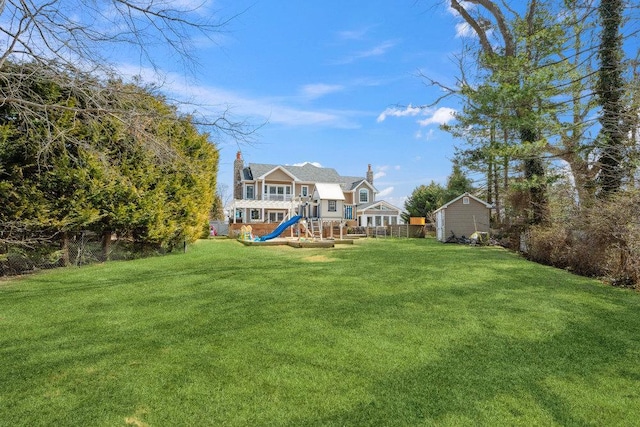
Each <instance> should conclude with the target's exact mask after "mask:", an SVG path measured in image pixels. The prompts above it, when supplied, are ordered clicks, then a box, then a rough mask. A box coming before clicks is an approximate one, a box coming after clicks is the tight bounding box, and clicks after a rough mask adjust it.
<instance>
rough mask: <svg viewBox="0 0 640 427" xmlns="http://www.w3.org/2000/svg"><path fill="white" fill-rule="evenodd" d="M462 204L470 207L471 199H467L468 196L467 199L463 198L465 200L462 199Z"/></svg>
mask: <svg viewBox="0 0 640 427" xmlns="http://www.w3.org/2000/svg"><path fill="white" fill-rule="evenodd" d="M462 204H463V205H468V204H469V198H468V197H466V196H465V197H463V198H462Z"/></svg>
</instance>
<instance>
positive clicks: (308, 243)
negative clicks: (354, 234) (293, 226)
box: [237, 238, 353, 248]
mask: <svg viewBox="0 0 640 427" xmlns="http://www.w3.org/2000/svg"><path fill="white" fill-rule="evenodd" d="M237 240H238V242H240V243H242V244H243V245H245V246H285V245H288V246H291V247H292V248H333V247H334V246H335V245H352V244H353V239H342V240H340V239H323V240H310V239H305V240H298V239H284V238H275V239H271V240H267V241H264V242H258V241H255V240H240V239H237Z"/></svg>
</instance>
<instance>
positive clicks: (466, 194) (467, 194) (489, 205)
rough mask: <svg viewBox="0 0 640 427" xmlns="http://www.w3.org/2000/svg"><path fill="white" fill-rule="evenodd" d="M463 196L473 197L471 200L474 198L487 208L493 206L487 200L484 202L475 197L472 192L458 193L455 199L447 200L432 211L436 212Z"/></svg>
mask: <svg viewBox="0 0 640 427" xmlns="http://www.w3.org/2000/svg"><path fill="white" fill-rule="evenodd" d="M463 197H469V198H470V199H473V200H475V201H476V202H478V203H481V204H483V205H484V206H485V207H486V208H487V209H491V208H492V207H493V205H492V204H490V203H487V202H485V201H484V200H482V199H479V198H477V197H476V196H474V195H473V194H471V193H464V194H461V195H459V196H458V197H456V198H455V199H453V200H450V201H448V202H447V203H445V204H444V205H442V206H440V207H439V208H438V209H436V210H435V211H434V212H438V211H440V210H443V209H446V208H448V207H449V205H451V204H453V203H455V202H457V201H458V200H460V199H462V198H463Z"/></svg>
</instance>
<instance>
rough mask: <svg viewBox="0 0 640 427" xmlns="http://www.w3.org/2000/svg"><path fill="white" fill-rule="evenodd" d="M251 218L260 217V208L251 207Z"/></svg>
mask: <svg viewBox="0 0 640 427" xmlns="http://www.w3.org/2000/svg"><path fill="white" fill-rule="evenodd" d="M251 219H253V220H255V219H260V210H259V209H251Z"/></svg>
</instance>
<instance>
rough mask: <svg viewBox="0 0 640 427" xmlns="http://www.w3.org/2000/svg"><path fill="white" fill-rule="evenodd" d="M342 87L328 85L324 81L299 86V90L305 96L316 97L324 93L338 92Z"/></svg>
mask: <svg viewBox="0 0 640 427" xmlns="http://www.w3.org/2000/svg"><path fill="white" fill-rule="evenodd" d="M343 89H344V86H342V85H330V84H325V83H315V84H308V85H305V86H303V87H302V88H301V90H300V92H301V93H302V95H303V96H304V97H305V98H309V99H316V98H320V97H322V96H324V95H327V94H330V93H334V92H340V91H341V90H343Z"/></svg>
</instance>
